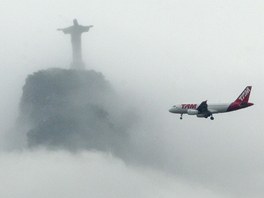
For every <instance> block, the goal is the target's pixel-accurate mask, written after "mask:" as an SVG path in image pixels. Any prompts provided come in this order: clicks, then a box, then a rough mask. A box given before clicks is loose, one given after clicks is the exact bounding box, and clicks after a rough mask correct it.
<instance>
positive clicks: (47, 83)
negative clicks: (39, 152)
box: [19, 69, 129, 154]
mask: <svg viewBox="0 0 264 198" xmlns="http://www.w3.org/2000/svg"><path fill="white" fill-rule="evenodd" d="M118 101H119V98H118V95H117V94H116V93H115V91H114V90H113V88H112V87H111V85H110V83H109V82H108V81H107V80H105V78H104V76H103V75H102V74H101V73H98V72H95V71H92V70H90V71H84V70H83V71H80V70H66V69H48V70H41V71H38V72H35V73H33V74H31V75H29V76H28V77H27V79H26V83H25V85H24V87H23V94H22V97H21V101H20V115H19V122H20V124H21V123H23V124H24V125H27V126H28V128H27V131H26V136H27V144H28V146H29V147H32V148H34V147H39V146H43V147H46V148H49V149H66V150H71V151H74V150H80V149H89V150H99V151H109V152H113V153H115V154H118V153H120V152H121V151H122V150H123V149H120V147H123V145H122V144H127V142H128V139H129V136H128V133H127V132H126V128H127V124H128V122H126V123H125V125H126V126H124V122H122V118H120V117H123V118H124V114H123V112H120V108H118V110H119V112H117V108H116V105H119V106H120V103H119V102H118ZM121 114H122V115H121Z"/></svg>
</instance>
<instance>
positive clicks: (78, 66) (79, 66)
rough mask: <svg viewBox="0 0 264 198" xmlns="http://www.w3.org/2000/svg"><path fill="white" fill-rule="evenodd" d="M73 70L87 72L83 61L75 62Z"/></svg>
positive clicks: (72, 65) (72, 66)
mask: <svg viewBox="0 0 264 198" xmlns="http://www.w3.org/2000/svg"><path fill="white" fill-rule="evenodd" d="M71 69H76V70H85V64H84V62H83V61H73V62H72V63H71Z"/></svg>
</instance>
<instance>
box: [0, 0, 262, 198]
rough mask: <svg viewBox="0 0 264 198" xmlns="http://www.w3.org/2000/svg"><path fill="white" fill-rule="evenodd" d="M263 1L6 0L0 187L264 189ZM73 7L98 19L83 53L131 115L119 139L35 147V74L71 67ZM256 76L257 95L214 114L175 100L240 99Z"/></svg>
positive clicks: (111, 192) (60, 192)
mask: <svg viewBox="0 0 264 198" xmlns="http://www.w3.org/2000/svg"><path fill="white" fill-rule="evenodd" d="M263 7H264V3H263V2H261V1H254V2H252V1H249V0H242V1H236V0H234V1H231V2H225V1H216V0H215V1H209V0H201V1H199V2H197V1H194V0H187V1H186V0H185V1H183V0H177V1H170V0H166V1H149V0H143V1H140V2H136V1H130V0H128V1H125V2H124V1H120V0H111V1H103V0H99V1H84V0H77V1H71V0H69V1H60V0H55V1H52V2H47V1H40V0H37V1H36V0H35V1H33V0H25V1H23V2H21V1H18V0H10V1H5V0H4V1H2V2H1V6H0V11H1V18H0V22H1V27H2V28H1V29H2V31H1V37H0V43H1V44H2V45H1V46H2V47H1V48H0V50H1V51H0V52H1V53H0V60H1V62H0V64H1V67H0V68H1V78H0V91H1V92H2V97H1V101H0V107H1V109H2V111H1V113H0V118H1V121H2V122H1V128H0V129H1V134H0V137H1V141H0V142H1V153H0V164H1V165H0V175H1V180H0V181H1V183H2V184H3V185H1V186H2V189H1V191H0V195H1V196H2V197H47V196H49V197H61V196H63V197H87V196H90V197H106V196H107V197H175V196H178V197H263V195H264V190H263V189H264V188H263V187H264V186H263V183H264V181H263V180H264V179H263V178H264V177H263V176H264V168H263V167H264V164H263V161H264V159H263V154H262V153H263V151H264V148H263V140H264V136H263V132H262V131H263V128H264V127H263V122H262V121H261V116H262V114H261V113H262V112H263V107H262V105H261V104H262V101H263V99H264V98H263V93H262V92H261V85H263V80H262V78H263V77H262V76H263V68H262V62H263V55H262V54H263V52H264V47H263V46H264V42H263V40H264V39H263V35H264V27H263V25H262V21H263V19H264V14H263ZM73 18H77V19H78V21H79V23H80V24H82V25H90V24H92V25H94V28H92V29H91V30H90V31H89V32H88V33H86V34H84V35H83V58H84V61H85V62H86V67H87V70H90V69H92V70H94V71H96V72H101V73H102V75H103V77H104V79H106V81H107V82H109V84H110V86H111V89H113V92H114V93H115V94H116V96H115V97H117V99H115V100H110V101H109V103H110V104H113V106H114V107H115V108H111V110H110V109H105V110H106V111H107V112H108V115H109V117H110V118H114V119H112V120H111V121H113V123H115V124H116V125H118V126H119V125H122V126H127V127H125V130H123V131H125V133H126V134H128V136H125V138H123V139H122V140H119V141H117V142H116V143H115V146H117V147H115V150H112V149H98V147H97V148H92V149H91V148H86V147H85V148H82V149H80V150H79V151H76V152H72V150H71V149H67V147H61V146H58V147H57V149H50V148H49V147H48V146H47V145H43V144H42V145H40V148H39V147H38V148H32V147H30V148H29V147H28V145H27V138H28V136H27V133H25V132H23V130H22V128H23V127H22V126H21V128H20V127H19V126H16V123H17V120H18V117H19V113H20V112H19V109H20V107H19V105H20V101H21V97H22V94H23V92H22V88H23V86H24V85H25V81H26V79H27V77H28V75H30V74H33V73H34V72H38V71H39V70H47V69H49V68H54V67H56V68H61V69H67V68H69V67H70V62H71V48H70V38H69V37H67V36H66V35H63V34H61V33H60V32H57V31H56V29H57V28H61V27H67V26H69V25H71V24H72V19H73ZM247 85H252V86H253V89H252V94H251V98H250V100H251V101H252V102H254V103H255V106H253V107H251V108H248V109H244V110H241V111H237V112H232V113H228V114H219V115H216V116H215V120H214V121H211V120H209V119H198V118H196V117H193V116H184V117H183V120H180V119H179V116H178V115H173V114H170V113H169V112H168V109H169V108H170V106H172V105H174V104H178V103H188V102H197V103H199V102H201V101H204V100H208V103H209V102H212V103H214V102H232V101H233V100H234V99H235V98H236V97H237V96H238V95H239V93H240V92H241V91H242V90H243V88H244V87H245V86H247ZM102 99H104V97H103V98H102ZM120 115H126V116H127V117H126V116H120ZM112 116H113V117H112ZM124 118H125V119H124ZM127 120H128V121H127ZM99 132H100V131H99ZM68 140H69V139H68ZM115 140H116V139H115ZM106 142H107V141H106ZM53 148H54V147H53ZM117 148H119V149H120V150H122V152H118V151H119V150H118V149H117Z"/></svg>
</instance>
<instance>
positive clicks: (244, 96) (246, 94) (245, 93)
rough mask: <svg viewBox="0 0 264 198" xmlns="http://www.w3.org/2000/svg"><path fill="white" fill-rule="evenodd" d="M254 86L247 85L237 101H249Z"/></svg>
mask: <svg viewBox="0 0 264 198" xmlns="http://www.w3.org/2000/svg"><path fill="white" fill-rule="evenodd" d="M251 88H252V86H247V87H246V88H245V89H244V91H243V92H242V93H241V94H240V95H239V96H238V98H237V99H236V100H235V103H240V104H241V103H248V100H249V96H250V92H251Z"/></svg>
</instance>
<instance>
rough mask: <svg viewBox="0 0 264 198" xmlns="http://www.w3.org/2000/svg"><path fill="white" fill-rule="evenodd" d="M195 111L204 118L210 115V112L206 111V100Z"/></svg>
mask: <svg viewBox="0 0 264 198" xmlns="http://www.w3.org/2000/svg"><path fill="white" fill-rule="evenodd" d="M197 110H198V111H199V113H200V114H204V115H206V116H210V115H212V112H211V111H209V110H208V105H207V100H205V101H203V102H202V103H201V104H200V105H199V106H198V107H197Z"/></svg>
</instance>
